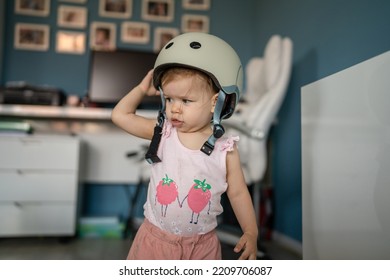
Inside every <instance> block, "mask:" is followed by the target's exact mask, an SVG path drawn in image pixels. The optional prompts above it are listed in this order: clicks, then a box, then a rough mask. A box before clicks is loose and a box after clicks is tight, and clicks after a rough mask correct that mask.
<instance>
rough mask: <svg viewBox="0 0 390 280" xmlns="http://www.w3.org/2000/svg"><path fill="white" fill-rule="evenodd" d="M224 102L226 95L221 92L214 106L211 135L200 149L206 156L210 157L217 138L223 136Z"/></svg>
mask: <svg viewBox="0 0 390 280" xmlns="http://www.w3.org/2000/svg"><path fill="white" fill-rule="evenodd" d="M225 100H226V93H225V92H223V91H222V90H220V91H219V93H218V98H217V104H215V108H214V115H213V134H212V135H211V136H210V137H209V139H207V141H206V142H204V144H203V146H202V148H201V149H200V150H201V151H202V152H203V153H205V154H206V155H208V156H209V155H211V153H212V152H213V150H214V146H215V142H216V141H217V139H218V138H221V137H222V135H224V134H225V129H224V128H223V126H222V125H221V115H222V110H223V106H224V104H225Z"/></svg>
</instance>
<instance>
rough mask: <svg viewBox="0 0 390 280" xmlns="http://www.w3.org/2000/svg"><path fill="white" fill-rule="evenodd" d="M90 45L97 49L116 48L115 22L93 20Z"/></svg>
mask: <svg viewBox="0 0 390 280" xmlns="http://www.w3.org/2000/svg"><path fill="white" fill-rule="evenodd" d="M90 46H91V48H92V49H95V50H115V48H116V25H115V23H109V22H97V21H96V22H92V23H91V28H90Z"/></svg>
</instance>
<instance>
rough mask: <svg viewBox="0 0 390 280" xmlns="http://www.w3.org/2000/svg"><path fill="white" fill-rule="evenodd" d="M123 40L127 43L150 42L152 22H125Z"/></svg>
mask: <svg viewBox="0 0 390 280" xmlns="http://www.w3.org/2000/svg"><path fill="white" fill-rule="evenodd" d="M121 40H122V41H123V42H126V43H137V44H146V43H148V42H149V41H150V24H149V23H146V22H130V21H125V22H123V23H122V26H121Z"/></svg>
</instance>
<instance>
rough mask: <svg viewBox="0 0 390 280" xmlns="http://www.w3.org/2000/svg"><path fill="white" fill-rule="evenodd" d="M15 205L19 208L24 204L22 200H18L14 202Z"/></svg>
mask: <svg viewBox="0 0 390 280" xmlns="http://www.w3.org/2000/svg"><path fill="white" fill-rule="evenodd" d="M14 205H15V206H16V207H18V208H22V206H23V205H22V204H21V203H20V202H17V201H15V202H14Z"/></svg>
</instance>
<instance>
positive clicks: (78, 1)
mask: <svg viewBox="0 0 390 280" xmlns="http://www.w3.org/2000/svg"><path fill="white" fill-rule="evenodd" d="M60 2H70V3H85V2H87V0H60Z"/></svg>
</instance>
